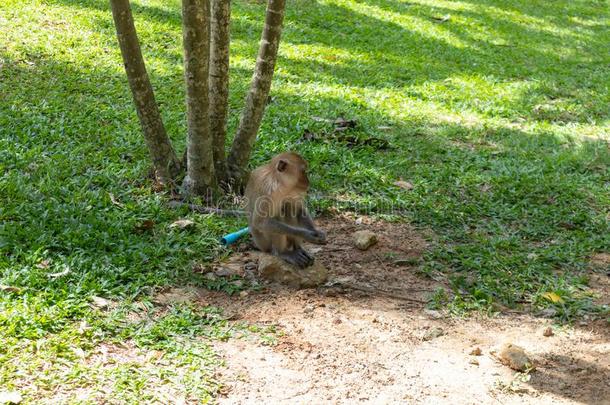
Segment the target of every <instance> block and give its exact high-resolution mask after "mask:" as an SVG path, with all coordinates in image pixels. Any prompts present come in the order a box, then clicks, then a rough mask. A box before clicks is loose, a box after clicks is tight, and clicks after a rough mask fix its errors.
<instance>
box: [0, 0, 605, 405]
mask: <svg viewBox="0 0 610 405" xmlns="http://www.w3.org/2000/svg"><path fill="white" fill-rule="evenodd" d="M134 13H135V18H136V25H137V28H138V30H139V34H140V39H141V43H142V47H143V52H144V55H145V59H146V61H147V65H148V70H149V72H150V76H151V80H152V82H153V85H154V87H155V90H156V96H157V100H158V101H159V103H160V106H161V111H162V114H163V117H164V120H165V124H166V127H167V130H168V133H169V134H170V136H171V137H172V139H173V140H174V142H175V145H176V147H177V149H178V150H179V152H182V150H183V147H184V138H185V135H184V134H185V120H184V111H185V103H184V97H183V94H184V89H183V77H182V44H181V38H182V35H181V32H180V29H181V26H180V25H181V21H180V2H179V1H178V0H140V1H135V2H134ZM263 16H264V4H263V3H261V2H256V1H245V0H240V1H237V2H234V3H233V19H232V38H233V41H232V48H231V51H232V59H231V68H232V70H231V94H230V107H231V111H230V113H231V114H230V118H229V129H230V133H232V131H234V129H235V126H236V124H237V120H238V118H239V111H240V108H241V106H242V105H243V99H244V95H245V92H246V90H247V86H248V83H249V80H250V78H251V74H252V73H251V69H252V67H253V66H254V63H255V57H256V52H257V43H258V40H259V38H260V30H261V28H262V17H263ZM446 16H448V19H446V20H445V21H442V19H443V18H445V17H446ZM439 19H440V20H439ZM609 22H610V20H609V11H608V7H607V3H606V2H605V1H594V0H591V1H568V0H564V1H554V2H531V1H522V0H511V1H504V0H497V1H496V0H485V1H476V2H475V1H469V0H462V1H433V0H428V1H423V0H416V1H398V0H394V1H392V0H367V1H363V0H324V1H314V0H295V1H291V2H289V9H288V11H287V16H286V21H285V29H284V33H283V38H282V44H281V47H280V55H279V60H278V64H277V69H276V75H275V77H274V82H273V88H272V97H273V99H272V102H271V103H270V104H269V105H268V107H267V113H266V116H265V119H264V121H263V124H262V127H261V131H260V136H259V142H258V144H257V148H256V150H255V152H254V154H253V158H252V164H253V165H255V164H258V163H260V162H262V161H264V160H266V159H268V158H269V157H270V156H271V155H272V154H274V153H277V152H280V151H283V150H286V149H295V150H298V151H299V152H300V153H302V154H303V155H304V156H305V157H306V158H307V159H308V160H309V161H310V163H311V167H312V173H311V179H312V187H313V190H312V191H313V194H314V195H315V196H316V198H318V199H322V201H319V203H320V205H321V206H323V207H324V206H328V205H330V204H331V201H337V200H338V201H340V202H341V204H343V205H342V207H343V209H357V208H358V207H363V206H370V207H372V209H373V210H378V211H381V212H380V213H384V212H385V211H384V210H386V209H387V207H394V208H397V209H400V212H401V218H402V219H403V220H405V221H409V222H411V223H412V224H414V226H416V227H423V228H429V229H432V230H433V231H434V233H435V234H436V238H435V241H434V243H433V244H432V247H431V249H430V251H428V252H427V253H426V256H425V260H424V263H423V265H422V267H421V269H420V270H421V272H422V273H424V274H429V275H434V276H435V277H436V276H438V275H439V274H442V275H443V276H444V277H447V279H448V280H449V282H450V284H451V285H452V286H453V288H454V290H453V292H454V294H455V295H454V297H453V298H452V299H451V300H450V301H449V302H448V303H445V305H448V306H449V308H451V309H452V310H454V311H455V312H459V313H464V312H467V311H469V310H490V309H497V308H502V307H511V308H521V307H523V308H524V309H525V310H531V311H534V312H536V311H538V310H539V309H543V308H548V307H551V308H553V309H554V310H555V312H556V317H557V318H558V319H560V320H564V321H570V320H573V319H577V318H579V317H581V316H584V315H587V316H607V313H608V309H607V308H604V307H600V306H597V305H595V304H594V301H593V297H591V295H590V290H589V286H588V279H587V274H588V272H589V271H590V269H589V257H590V256H591V255H592V254H594V253H595V252H602V251H606V252H607V251H608V249H609V246H610V239H609V238H610V229H609V227H608V218H609V216H608V215H609V213H608V207H610V193H609V191H608V185H609V184H610V172H609V170H610V169H609V167H610V156H609V151H608V140H609V139H610V107H609V106H610V94H609V91H608V83H609V82H610V70H608V55H610V32H609V30H608V29H607V26H608V23H609ZM0 26H1V27H2V29H0V284H1V285H7V286H13V287H16V288H18V289H19V291H18V292H9V291H0V370H1V371H0V386H2V387H6V388H7V389H18V390H23V393H24V396H25V397H26V400H28V401H31V402H34V401H45V400H48V399H50V398H54V399H57V400H64V401H65V402H70V401H73V402H75V401H79V400H82V398H90V400H92V401H93V400H98V399H100V398H101V399H103V398H109V397H108V395H111V394H107V393H105V391H104V390H103V387H104V386H106V385H115V384H116V385H117V386H120V387H121V388H120V395H119V396H118V397H116V398H119V399H122V400H125V401H127V402H129V401H130V400H133V399H140V400H143V398H145V399H146V400H148V399H149V396H151V395H152V396H154V397H155V398H156V399H157V400H159V401H162V402H163V401H164V399H163V398H165V397H164V396H163V395H165V394H166V393H168V392H169V393H171V394H172V395H184V396H186V397H187V398H191V399H193V398H200V399H202V400H206V399H209V398H210V397H211V396H213V395H214V392H215V390H216V389H217V388H218V386H217V383H216V382H214V381H213V379H211V377H210V376H211V375H212V374H211V370H212V369H213V368H214V367H215V365H217V364H218V359H217V358H215V357H214V355H213V353H212V352H211V351H210V349H209V345H208V343H209V342H208V341H207V340H206V339H207V338H202V336H211V337H213V338H225V336H224V335H223V330H224V329H223V328H224V326H223V324H222V323H212V324H210V323H208V321H210V319H217V320H218V318H214V317H212V318H208V317H207V316H208V315H206V313H205V311H204V312H199V310H193V309H188V308H187V309H185V308H182V309H175V312H171V313H170V315H167V314H164V313H162V311H158V310H157V309H154V310H152V312H151V316H150V317H149V318H147V319H146V321H142V322H140V321H134V320H131V319H127V318H126V317H127V315H128V314H133V312H134V311H135V312H137V310H136V308H139V306H140V305H148V306H149V307H150V308H157V307H155V306H153V305H152V304H150V302H149V298H150V295H151V294H152V293H153V292H154V291H155V289H157V288H159V287H161V286H166V285H185V284H195V285H202V286H204V285H207V286H208V287H211V288H225V289H226V290H228V291H234V290H235V288H236V287H235V286H232V285H229V284H221V285H210V284H209V283H208V282H206V281H205V280H202V279H201V278H200V277H198V276H197V275H194V274H193V272H192V264H193V262H208V261H211V260H213V259H214V258H215V257H217V256H218V255H220V254H224V252H223V251H222V249H221V248H220V246H219V245H218V243H217V238H218V237H219V235H221V234H222V233H224V232H226V231H228V230H233V229H237V228H238V227H240V226H243V220H232V219H226V218H217V217H214V216H201V215H197V214H193V213H188V212H180V211H173V210H168V209H166V208H165V206H164V202H165V199H166V197H165V196H164V195H161V194H157V193H154V192H153V191H152V190H151V187H150V182H149V180H147V171H148V166H149V165H148V156H147V152H146V150H145V148H144V144H143V142H142V138H141V135H140V128H139V123H138V121H137V117H136V114H135V111H134V109H133V104H132V100H131V95H130V93H129V89H128V86H127V80H126V78H125V76H124V71H123V65H122V62H121V58H120V52H119V50H118V47H117V44H116V38H115V32H114V26H113V23H112V18H111V13H110V10H109V6H108V2H107V1H106V0H82V1H80V0H28V1H18V0H8V1H4V2H2V3H0ZM313 117H322V118H327V119H331V120H332V119H335V118H337V117H345V118H353V119H355V120H357V122H358V127H357V129H356V130H354V132H353V134H354V135H357V136H361V137H378V138H381V139H383V140H386V141H388V142H389V144H390V146H391V147H390V149H388V150H376V149H375V148H373V147H349V146H346V145H345V144H342V143H338V142H335V141H333V140H332V139H326V138H324V134H327V133H328V132H330V131H332V128H331V125H330V124H328V123H324V122H319V120H314V119H313ZM380 127H381V128H383V129H380ZM305 131H310V132H314V133H317V134H319V135H321V141H305V140H303V139H302V135H303V133H304V132H305ZM398 178H403V179H405V180H408V181H409V182H411V183H412V184H413V186H414V187H413V189H412V190H410V191H405V190H402V189H399V188H398V187H395V186H394V185H393V183H394V182H395V181H396V180H397V179H398ZM117 201H118V203H119V204H117V203H116V202H117ZM185 216H186V217H189V218H191V219H193V220H194V221H195V222H196V226H195V228H194V229H193V230H192V231H177V230H172V229H170V228H169V224H171V222H172V221H174V220H175V219H177V218H180V217H185ZM145 220H150V221H153V223H154V226H153V229H152V230H151V231H150V232H140V231H137V230H136V229H137V228H138V226H139V225H141V224H142V222H143V221H145ZM53 274H60V275H59V276H50V275H53ZM549 291H552V292H554V293H556V294H558V295H559V296H561V297H562V299H563V303H560V304H558V303H555V304H554V303H551V302H549V301H548V300H547V299H545V298H544V293H546V292H549ZM92 296H103V297H107V298H111V299H113V300H116V301H119V302H123V303H124V304H125V306H126V308H128V309H126V310H124V311H122V312H121V310H119V311H118V312H116V311H108V312H103V311H98V310H96V309H94V308H92V307H91V306H90V300H91V297H92ZM143 303H144V304H143ZM149 307H147V308H149ZM150 308H149V310H150ZM147 311H148V310H147ZM147 313H148V312H147ZM83 322H84V323H83ZM162 336H166V337H167V339H160V338H161V337H162ZM193 336H195V337H196V338H195V339H192V337H193ZM151 339H152V340H151ZM155 339H157V340H155ZM121 341H125V342H127V344H128V345H132V346H129V347H130V348H132V347H133V345H139V346H138V350H141V351H142V353H143V354H142V357H138V356H135V357H133V358H129V359H127V361H126V362H125V364H116V365H110V366H108V367H106V368H102V369H96V368H95V367H94V366H92V365H91V363H90V361H89V359H97V358H98V357H97V356H99V349H100V348H101V347H102V346H103V345H117V344H119V343H120V342H121ZM77 349H80V350H77ZM127 351H128V352H130V353H132V354H133V350H131V349H129V350H127ZM154 351H159V352H160V354H162V355H165V356H169V357H168V358H169V359H170V360H169V363H168V364H162V363H158V364H157V363H155V362H156V360H155V358H154V356H153V354H151V352H154ZM83 352H84V353H85V355H86V356H92V357H85V358H83V357H82V354H83ZM34 354H35V355H34ZM157 354H159V353H157ZM147 356H153V357H147ZM138 362H139V363H138ZM134 364H140V365H141V366H142V367H143V369H142V371H141V373H136V374H137V375H136V374H134V378H133V379H132V380H130V379H129V378H128V377H129V376H131V375H132V374H133V372H134V371H133V367H135V366H134ZM167 369H169V370H171V371H172V373H173V372H174V371H175V373H177V374H172V375H166V374H164V373H166V371H167ZM202 370H203V371H202ZM180 373H183V374H180ZM157 378H158V379H160V380H163V381H165V383H164V384H165V385H164V387H165V388H163V389H159V390H158V391H154V387H152V388H151V385H150V383H149V382H147V381H157V380H156V379H157ZM160 380H159V381H160ZM32 386H37V387H39V389H38V390H32V389H28V388H31V387H32ZM58 387H63V388H62V389H59V388H58ZM87 389H89V391H87ZM82 390H85V391H86V392H82ZM151 390H152V391H153V392H150V391H151ZM54 392H55V393H56V394H55V395H56V396H55V397H53V395H54V394H53V393H54ZM189 395H190V396H189ZM79 398H80V399H79ZM92 398H93V399H92ZM110 398H112V396H111V397H110ZM151 398H152V397H151Z"/></svg>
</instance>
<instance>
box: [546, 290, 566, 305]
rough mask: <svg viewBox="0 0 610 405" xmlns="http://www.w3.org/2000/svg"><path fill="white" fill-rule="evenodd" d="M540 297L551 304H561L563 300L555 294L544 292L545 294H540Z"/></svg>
mask: <svg viewBox="0 0 610 405" xmlns="http://www.w3.org/2000/svg"><path fill="white" fill-rule="evenodd" d="M542 296H543V297H544V298H546V299H547V300H549V301H551V302H553V303H557V302H563V298H561V297H560V296H559V295H557V294H555V293H554V292H546V293H544V294H542Z"/></svg>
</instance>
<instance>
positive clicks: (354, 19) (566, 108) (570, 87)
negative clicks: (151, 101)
mask: <svg viewBox="0 0 610 405" xmlns="http://www.w3.org/2000/svg"><path fill="white" fill-rule="evenodd" d="M56 1H58V3H60V4H67V5H69V6H71V7H92V8H95V9H98V10H105V11H108V6H107V4H106V2H104V1H94V0H91V1H87V2H80V1H79V2H77V1H74V0H56ZM513 3H515V2H513ZM568 3H569V2H567V3H565V4H564V3H561V4H563V5H564V6H565V8H567V9H568V12H569V10H572V9H575V7H572V6H570V5H569V4H568ZM172 4H173V3H172ZM355 4H357V5H362V6H364V7H365V9H364V10H358V7H356V6H354V7H348V6H346V5H343V4H332V3H318V2H308V1H300V2H298V3H297V4H296V5H294V6H293V7H289V9H288V11H287V17H286V28H285V32H284V38H283V41H284V43H286V44H290V45H295V46H322V47H323V48H325V49H326V52H328V53H327V54H324V55H321V57H320V58H317V59H316V60H312V59H301V58H298V57H296V56H291V57H286V56H282V52H281V55H280V60H279V62H278V66H281V67H282V69H284V70H286V71H287V72H288V73H289V75H291V76H293V77H294V76H296V77H298V78H299V80H300V81H303V82H319V83H325V84H329V83H330V84H336V85H349V86H358V87H361V88H369V89H382V90H383V89H395V90H398V91H404V92H405V94H406V95H408V96H410V97H416V98H424V99H426V98H427V94H426V91H425V90H424V87H427V86H430V84H434V85H435V86H439V87H440V89H441V91H442V88H443V87H446V88H447V90H448V91H449V92H451V93H453V92H455V91H456V89H458V88H459V87H460V86H461V83H460V82H459V81H458V82H451V80H453V79H455V78H458V79H459V77H463V76H477V77H482V78H485V80H487V81H492V82H494V83H497V84H498V85H503V84H507V83H510V82H514V83H523V84H527V86H526V88H527V90H526V91H524V92H523V94H522V96H521V97H520V98H517V99H513V100H508V101H506V100H505V101H504V103H505V104H506V103H509V105H501V106H497V108H495V109H492V110H488V109H487V110H486V109H483V110H481V109H480V107H477V106H476V103H474V102H473V100H470V101H468V100H464V102H463V103H464V104H465V105H469V104H470V105H472V108H473V109H474V110H477V108H478V112H482V113H483V114H488V115H489V114H491V115H500V116H501V115H502V114H506V111H510V113H508V114H509V115H510V116H511V117H512V118H514V117H515V114H518V117H528V118H529V119H532V120H538V121H543V120H548V121H556V122H564V123H566V122H580V123H587V122H590V121H591V119H596V120H597V119H603V118H604V117H607V113H608V111H607V110H606V109H605V108H604V107H603V105H604V103H603V102H602V101H603V97H604V94H605V90H604V89H605V87H604V83H605V82H606V81H607V80H603V77H606V78H608V74H607V73H606V74H604V73H603V71H604V70H603V68H604V66H605V65H604V63H603V60H602V59H599V60H590V58H589V56H588V52H589V50H590V49H597V50H599V52H600V53H603V52H604V50H607V48H608V46H607V41H606V37H605V36H604V35H600V31H599V29H597V28H596V27H595V26H593V27H585V28H583V29H579V30H569V29H567V28H563V25H566V24H567V25H568V26H570V24H569V22H570V21H571V20H569V18H568V17H562V16H563V15H564V13H565V12H566V10H565V9H564V8H562V7H553V8H550V7H547V8H548V9H549V10H548V11H549V12H550V11H551V10H552V11H554V13H557V14H561V15H562V16H558V17H557V18H556V19H552V18H548V19H544V22H545V23H546V24H542V23H541V24H540V26H537V25H536V24H535V21H534V22H531V21H528V20H526V22H525V23H519V15H523V17H524V18H530V17H529V16H528V14H527V12H530V11H534V8H533V7H530V6H528V5H527V4H525V2H523V3H521V2H516V3H515V4H518V5H519V7H516V6H507V7H506V10H505V9H503V8H502V7H499V6H497V5H496V2H494V1H491V0H490V1H487V2H484V3H483V4H478V5H477V7H472V9H464V10H459V9H458V10H453V9H450V8H446V7H445V8H443V7H440V6H434V7H431V6H424V5H419V4H415V3H413V4H406V5H405V3H402V2H397V1H387V0H377V1H371V2H366V3H364V2H361V3H355ZM459 4H461V3H459ZM466 4H468V3H466ZM173 6H174V8H173V9H172V8H169V7H168V8H161V7H158V6H152V5H141V4H137V3H136V4H134V6H133V7H134V12H135V14H136V16H139V18H143V19H144V20H147V19H150V20H153V21H156V22H159V23H163V24H167V23H169V24H170V25H171V26H173V27H174V28H175V29H176V30H179V29H180V24H181V23H180V21H181V20H180V9H179V7H178V6H179V5H178V4H177V3H176V4H173ZM366 7H372V8H373V9H374V10H377V9H381V10H387V12H389V13H391V14H389V15H387V16H385V15H384V14H383V13H379V12H376V13H369V14H366ZM511 7H513V8H511ZM600 7H601V6H600ZM598 8H599V7H597V6H595V5H591V6H588V7H586V6H583V7H582V8H578V10H581V11H582V10H586V14H587V15H589V14H593V13H594V12H595V11H596V10H598ZM263 12H264V5H263V4H252V3H245V2H241V3H237V5H236V7H234V14H235V16H234V19H233V26H232V38H233V40H234V42H235V44H234V51H235V50H237V52H238V53H240V54H243V53H247V54H250V55H251V56H252V57H253V58H254V55H255V53H256V47H257V42H258V38H259V32H260V29H261V27H262V16H263ZM502 13H508V14H509V15H510V16H511V17H512V19H508V18H500V17H501V16H502V15H503V14H502ZM444 14H451V15H453V16H455V17H456V19H455V21H454V20H450V21H449V22H447V23H444V24H437V23H435V22H434V20H432V18H431V17H434V16H437V15H444ZM537 15H540V13H538V14H537ZM382 18H383V19H382ZM531 18H533V17H531ZM396 19H404V21H405V22H404V23H403V24H404V25H403V24H399V23H397V22H395V21H396ZM321 20H328V21H332V24H327V25H321V24H320V21H321ZM109 21H110V14H109V12H108V15H107V18H106V19H104V20H102V21H100V22H99V23H100V24H102V25H108V23H109ZM407 21H410V22H409V24H411V25H412V26H413V28H412V29H407V28H405V26H406V25H407ZM547 25H548V27H547ZM490 30H491V31H492V32H494V35H492V36H491V38H493V39H494V42H489V39H488V38H490V32H489V31H490ZM554 30H560V31H561V34H560V35H557V34H556V33H554V32H553V31H554ZM601 34H603V33H601ZM482 37H485V38H486V39H481V38H482ZM566 41H569V45H566ZM458 44H459V45H458ZM581 44H582V46H581ZM583 46H584V48H583ZM333 49H335V50H340V51H346V52H347V55H349V56H341V55H339V56H337V55H333V53H332V50H333ZM155 52H156V53H158V54H159V55H160V56H161V57H166V58H169V59H170V60H174V61H175V60H177V58H178V55H179V54H178V53H176V52H169V53H168V54H165V56H163V55H164V51H163V50H162V49H160V50H156V51H155ZM238 76H239V75H238ZM600 79H601V80H600ZM447 80H450V81H449V82H448V81H447ZM419 87H422V89H419ZM401 88H404V90H400V89H401ZM472 96H473V97H477V92H476V90H473V95H472ZM483 97H485V96H483ZM440 101H444V102H454V100H451V98H446V99H443V98H442V97H441V99H440ZM490 102H491V104H494V102H493V101H492V100H489V101H487V104H489V103H490ZM573 104H574V105H573Z"/></svg>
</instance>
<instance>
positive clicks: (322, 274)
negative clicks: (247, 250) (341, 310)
mask: <svg viewBox="0 0 610 405" xmlns="http://www.w3.org/2000/svg"><path fill="white" fill-rule="evenodd" d="M258 272H259V274H260V276H261V277H263V278H265V279H267V280H269V281H273V282H276V283H280V284H284V285H287V286H289V287H293V288H313V287H318V286H320V285H322V284H324V283H325V282H326V280H327V279H328V270H327V269H326V267H324V265H323V264H322V263H320V261H318V260H316V261H315V262H314V264H313V265H311V266H309V267H306V268H304V269H300V268H298V267H296V266H293V265H292V264H290V263H286V262H285V261H284V260H282V259H280V258H278V257H275V256H272V255H269V254H264V253H263V254H261V255H260V256H259V261H258Z"/></svg>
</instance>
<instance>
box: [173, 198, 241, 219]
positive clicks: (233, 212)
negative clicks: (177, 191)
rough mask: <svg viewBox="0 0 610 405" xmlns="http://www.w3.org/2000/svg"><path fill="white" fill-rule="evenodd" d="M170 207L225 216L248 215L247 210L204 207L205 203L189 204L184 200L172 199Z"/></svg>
mask: <svg viewBox="0 0 610 405" xmlns="http://www.w3.org/2000/svg"><path fill="white" fill-rule="evenodd" d="M167 205H168V206H169V207H170V208H180V207H187V208H188V209H190V210H191V211H195V212H199V213H202V214H218V215H225V216H234V217H242V216H245V215H246V212H245V211H242V210H225V209H222V208H214V207H204V206H203V205H197V204H189V203H185V202H182V201H176V200H172V201H170V202H169V203H168V204H167Z"/></svg>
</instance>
